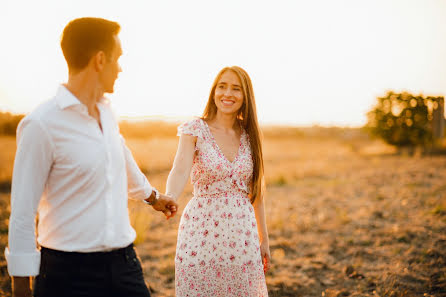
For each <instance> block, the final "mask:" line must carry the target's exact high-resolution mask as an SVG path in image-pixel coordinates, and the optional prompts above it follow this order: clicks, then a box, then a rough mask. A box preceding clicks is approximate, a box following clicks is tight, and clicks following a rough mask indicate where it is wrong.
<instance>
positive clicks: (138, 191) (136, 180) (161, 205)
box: [121, 135, 177, 218]
mask: <svg viewBox="0 0 446 297" xmlns="http://www.w3.org/2000/svg"><path fill="white" fill-rule="evenodd" d="M121 142H122V147H123V150H124V155H125V163H126V169H127V183H128V188H129V195H130V197H131V198H134V199H137V200H148V201H150V202H152V201H154V200H153V199H154V198H155V197H154V194H155V193H154V191H153V187H152V186H151V185H150V183H149V181H148V180H147V178H146V176H145V175H144V174H143V173H142V172H141V170H140V169H139V167H138V164H136V161H135V159H134V158H133V155H132V153H131V152H130V150H129V149H128V147H127V146H126V144H125V140H124V137H122V135H121ZM152 207H153V208H154V209H155V210H158V211H161V212H163V213H164V214H165V215H166V217H167V218H170V217H172V216H174V215H175V213H176V210H177V204H176V203H175V202H174V201H173V200H172V199H171V198H170V197H169V196H166V195H162V194H161V195H160V199H158V200H157V201H156V202H155V203H154V204H153V205H152Z"/></svg>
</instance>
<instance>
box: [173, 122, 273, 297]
mask: <svg viewBox="0 0 446 297" xmlns="http://www.w3.org/2000/svg"><path fill="white" fill-rule="evenodd" d="M181 134H187V135H192V136H197V142H196V147H195V150H196V154H195V157H194V161H193V166H192V171H191V181H192V183H193V185H194V197H193V198H192V199H191V200H190V201H189V203H188V204H187V206H186V208H185V209H184V211H183V214H182V216H181V221H180V226H179V231H178V242H177V250H176V257H175V290H176V296H178V297H183V296H201V297H211V296H212V297H223V296H224V297H228V296H250V297H254V296H256V297H257V296H259V297H260V296H263V297H266V296H268V291H267V288H266V283H265V275H264V272H263V264H262V260H261V255H260V248H259V236H258V232H257V223H256V219H255V214H254V208H253V207H252V205H251V203H250V200H249V197H248V193H249V191H250V190H249V189H250V181H251V178H252V171H253V162H252V158H251V148H250V145H249V137H248V134H247V133H246V131H244V129H242V134H241V137H240V146H239V150H238V153H237V156H236V158H235V159H234V161H233V162H230V161H229V160H228V159H226V157H225V156H224V155H223V153H222V152H221V150H220V148H219V147H218V145H217V143H216V141H215V139H214V137H213V135H212V133H211V131H210V129H209V126H208V125H207V123H206V122H204V121H203V120H201V119H194V120H192V121H189V122H186V123H184V124H182V125H180V126H179V127H178V135H181Z"/></svg>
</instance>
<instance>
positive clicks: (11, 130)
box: [0, 112, 25, 135]
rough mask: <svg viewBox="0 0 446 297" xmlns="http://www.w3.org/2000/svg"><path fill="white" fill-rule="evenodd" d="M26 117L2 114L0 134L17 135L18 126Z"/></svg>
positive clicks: (0, 113)
mask: <svg viewBox="0 0 446 297" xmlns="http://www.w3.org/2000/svg"><path fill="white" fill-rule="evenodd" d="M24 116H25V115H23V114H12V113H9V112H0V134H2V135H15V133H16V130H17V126H18V124H19V122H20V121H21V120H22V119H23V117H24Z"/></svg>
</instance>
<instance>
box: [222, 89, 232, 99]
mask: <svg viewBox="0 0 446 297" xmlns="http://www.w3.org/2000/svg"><path fill="white" fill-rule="evenodd" d="M224 94H225V96H228V97H230V96H232V90H231V89H230V88H227V89H226V90H225V93H224Z"/></svg>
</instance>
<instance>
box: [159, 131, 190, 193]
mask: <svg viewBox="0 0 446 297" xmlns="http://www.w3.org/2000/svg"><path fill="white" fill-rule="evenodd" d="M196 141H197V137H196V136H191V135H186V134H181V136H180V142H179V144H178V150H177V153H176V155H175V160H174V162H173V166H172V169H171V170H170V173H169V177H168V178H167V184H166V195H168V196H170V197H172V198H173V199H174V200H175V201H176V200H178V197H179V196H180V195H181V193H182V192H183V190H184V187H185V185H186V182H187V180H188V179H189V175H190V171H191V168H192V164H193V161H194V154H195V143H196Z"/></svg>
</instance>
